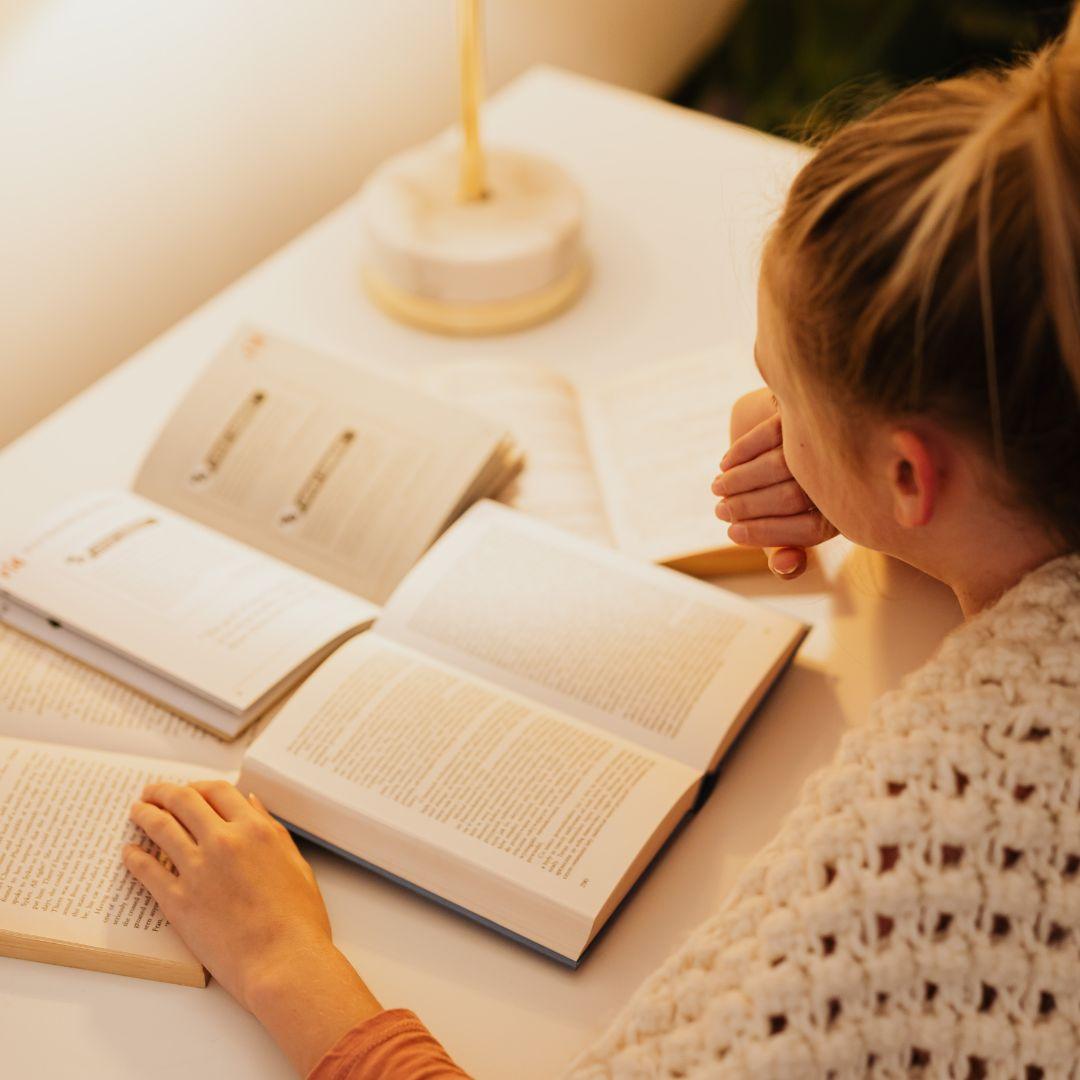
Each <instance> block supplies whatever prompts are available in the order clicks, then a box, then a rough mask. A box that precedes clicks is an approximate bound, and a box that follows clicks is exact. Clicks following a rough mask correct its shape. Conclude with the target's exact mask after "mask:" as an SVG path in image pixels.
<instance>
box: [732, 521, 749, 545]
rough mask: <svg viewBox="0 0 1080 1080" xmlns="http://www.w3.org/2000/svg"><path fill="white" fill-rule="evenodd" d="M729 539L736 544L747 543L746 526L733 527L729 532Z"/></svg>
mask: <svg viewBox="0 0 1080 1080" xmlns="http://www.w3.org/2000/svg"><path fill="white" fill-rule="evenodd" d="M727 534H728V537H729V538H730V539H732V540H734V541H735V543H736V544H745V543H746V526H745V525H732V526H731V528H730V529H728V531H727Z"/></svg>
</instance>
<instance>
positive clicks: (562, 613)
mask: <svg viewBox="0 0 1080 1080" xmlns="http://www.w3.org/2000/svg"><path fill="white" fill-rule="evenodd" d="M378 632H379V633H380V634H381V635H383V636H384V637H387V638H391V639H393V640H395V641H399V642H402V643H403V644H406V645H409V646H410V647H412V648H415V649H416V650H417V651H419V652H423V653H426V654H428V655H431V656H435V657H439V658H441V659H443V660H446V661H447V662H449V663H451V664H454V665H455V666H457V667H461V668H464V669H466V670H469V671H471V672H473V673H474V674H477V675H481V676H483V677H484V678H488V679H491V680H493V681H495V682H498V683H499V684H500V685H503V686H506V687H507V688H509V689H512V690H514V691H516V692H518V693H521V694H524V695H526V696H528V697H531V698H534V699H536V700H538V701H542V702H544V703H545V704H547V705H550V706H553V707H555V708H558V709H560V710H561V711H563V712H567V713H571V714H572V715H575V716H578V717H580V718H581V719H584V720H586V721H588V722H589V723H591V724H594V725H596V726H598V727H603V728H605V729H606V730H608V731H610V732H612V733H613V734H616V735H619V736H621V737H623V738H625V739H629V740H631V741H634V742H636V743H639V744H640V745H642V746H647V747H649V748H650V749H652V750H655V751H658V752H660V753H665V754H669V755H671V756H673V757H675V758H677V759H678V760H680V761H683V762H686V763H687V764H688V765H690V766H692V767H694V768H698V769H701V770H702V771H705V770H706V769H707V768H708V767H709V765H710V763H711V762H712V761H713V759H714V757H715V754H716V751H717V748H718V747H719V746H721V745H722V744H723V742H724V739H725V736H726V734H727V732H728V730H729V728H731V726H732V725H733V724H735V723H736V722H737V721H740V720H741V718H742V717H743V716H744V714H745V710H746V707H747V706H748V704H749V703H751V702H753V701H754V700H756V699H757V696H759V694H760V692H761V691H762V688H763V687H764V686H766V685H767V684H768V682H769V681H770V680H771V678H772V677H773V675H774V674H775V671H774V669H775V668H776V665H777V662H778V660H781V659H782V658H784V657H786V656H788V655H790V653H791V652H792V651H793V650H794V648H795V647H796V645H797V644H798V642H799V641H800V640H801V638H802V636H803V633H804V628H803V627H802V626H801V624H799V623H797V622H796V621H795V620H793V619H790V618H788V617H786V616H783V615H780V614H777V613H775V612H773V611H771V610H769V609H768V608H765V607H761V606H758V605H755V604H752V603H750V602H749V601H746V600H743V599H742V598H741V597H738V596H735V595H733V594H731V593H727V592H724V591H723V590H722V589H718V588H716V587H714V586H711V585H706V584H703V583H702V582H699V581H696V580H694V579H691V578H687V577H685V576H684V575H682V574H678V573H676V572H674V571H672V570H667V569H665V568H663V567H657V566H650V565H648V564H645V563H642V562H639V561H637V560H635V559H631V558H629V557H628V556H625V555H621V554H618V553H616V552H610V551H607V550H605V549H603V548H601V547H599V546H598V545H595V544H590V543H588V542H587V541H584V540H580V539H579V538H577V537H573V536H570V535H569V534H567V533H563V532H561V531H560V530H557V529H553V528H551V527H549V526H545V525H543V524H542V523H540V522H536V521H533V520H532V519H530V518H527V517H525V516H524V515H522V514H519V513H517V512H515V511H513V510H509V509H507V508H505V507H501V506H498V505H496V504H495V503H492V502H485V503H481V504H479V505H478V506H476V507H474V508H473V509H472V510H470V511H469V513H468V514H466V515H465V516H464V517H463V518H462V519H461V521H459V522H458V523H457V524H456V525H455V526H454V528H453V529H451V530H450V531H449V532H447V534H446V535H445V536H444V537H443V538H442V539H441V540H440V541H439V543H438V544H436V545H435V547H433V548H432V550H431V551H430V552H429V553H428V554H427V556H425V558H424V559H423V561H422V562H421V563H420V564H419V566H417V567H416V569H415V570H414V571H413V573H412V574H410V575H409V577H408V578H407V579H406V581H405V582H404V583H403V584H402V586H401V587H400V588H399V589H398V591H397V592H396V593H395V595H394V597H393V599H392V600H391V602H390V604H389V605H388V606H387V607H386V609H385V611H384V613H383V616H382V618H381V619H380V621H379V628H378Z"/></svg>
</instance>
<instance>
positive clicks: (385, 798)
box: [240, 634, 699, 926]
mask: <svg viewBox="0 0 1080 1080" xmlns="http://www.w3.org/2000/svg"><path fill="white" fill-rule="evenodd" d="M268 776H276V777H277V778H278V780H279V782H278V783H269V784H268V783H267V782H266V777H268ZM698 780H699V776H698V774H697V773H696V772H694V771H693V770H691V769H688V768H685V767H683V766H681V765H679V764H677V763H675V762H672V761H669V760H666V759H665V758H663V757H660V756H657V755H655V754H652V753H650V752H648V751H646V750H643V749H642V748H640V747H636V746H633V745H632V744H629V743H626V742H624V741H623V740H621V739H618V738H613V737H611V736H609V735H607V734H606V733H604V732H601V731H596V730H593V729H590V728H589V727H588V726H586V725H584V724H581V723H579V722H578V721H575V720H573V719H572V718H569V717H565V716H562V715H560V714H558V713H556V712H554V711H552V710H550V709H545V708H543V707H541V706H538V705H536V704H534V703H532V702H529V701H527V700H525V699H523V698H520V697H518V696H517V695H515V694H511V693H508V692H506V691H503V690H501V689H500V688H498V687H496V686H493V685H492V684H490V683H486V682H484V681H483V680H480V679H475V678H473V677H471V676H468V675H466V674H464V673H462V672H457V671H455V670H453V669H452V668H449V667H447V666H446V665H444V664H441V663H439V662H438V661H435V660H429V659H428V658H426V657H424V656H421V655H419V654H417V653H414V652H412V651H411V650H408V649H404V648H402V647H400V646H397V645H395V644H393V643H391V642H387V641H384V640H382V639H380V638H379V637H378V635H377V634H368V635H365V636H364V637H362V638H356V639H354V640H353V641H350V642H348V643H347V644H346V645H344V646H342V648H341V649H339V650H338V651H337V652H336V653H335V654H334V655H333V656H332V657H331V658H330V659H329V660H328V661H327V662H326V663H325V664H324V665H323V666H322V667H321V668H320V669H319V670H318V671H317V672H316V673H315V675H313V676H312V678H311V679H310V680H309V681H308V682H307V683H305V684H304V686H302V687H301V689H300V690H299V691H298V692H297V694H296V696H295V697H294V698H292V700H291V701H290V702H289V703H288V704H287V705H286V706H285V708H284V709H283V710H282V711H281V713H280V715H279V716H278V718H277V719H276V721H275V722H274V724H272V725H271V726H270V727H269V728H267V730H266V732H265V733H264V734H263V735H262V737H261V738H259V739H258V740H257V741H256V742H255V743H254V745H253V746H252V748H251V750H250V751H249V752H248V755H247V757H246V758H245V762H244V767H243V772H242V774H241V779H240V785H241V790H244V791H246V790H248V787H249V786H250V787H251V788H252V789H253V790H254V791H256V793H257V794H259V795H260V797H264V793H265V797H264V801H265V802H266V804H267V806H268V807H269V808H270V809H271V810H272V811H273V812H274V813H276V814H278V815H279V816H281V817H284V818H285V819H286V820H288V821H290V822H291V823H292V824H295V825H299V826H301V827H302V828H304V829H306V830H307V831H309V832H312V833H314V834H315V835H317V836H319V837H321V838H322V839H324V840H328V841H329V842H331V843H334V844H336V845H337V846H339V847H342V848H343V849H344V850H346V851H352V852H354V853H356V854H357V855H359V856H361V857H362V858H364V859H365V860H367V861H370V862H372V863H375V864H377V865H379V866H380V867H381V868H382V869H384V870H386V871H388V872H390V873H393V874H396V875H398V876H400V877H403V878H405V879H406V880H407V881H410V882H413V883H414V884H417V885H419V886H421V887H422V888H426V889H428V890H430V891H433V892H435V893H436V894H437V895H440V896H442V897H444V898H446V899H449V900H451V901H453V902H455V903H459V904H462V905H464V906H467V907H469V908H470V910H473V911H475V912H476V913H478V914H481V915H483V916H484V917H486V918H491V919H493V920H495V921H496V922H499V923H500V924H502V925H510V926H513V918H514V912H513V911H512V910H497V909H494V908H493V907H492V904H494V903H496V900H495V899H494V897H493V895H492V894H490V893H488V892H486V891H485V890H484V889H483V888H478V887H477V885H476V881H477V880H483V878H480V879H476V878H473V879H471V880H472V882H473V884H472V885H470V884H469V883H468V882H469V879H468V877H467V875H464V874H463V873H462V871H461V866H462V865H469V866H471V867H473V868H476V869H478V870H480V871H484V872H486V873H487V874H488V875H491V876H494V877H496V878H501V879H504V880H509V881H511V882H513V883H515V884H516V885H517V886H518V887H519V889H521V890H524V891H525V892H526V893H528V894H531V895H533V896H539V897H543V898H546V899H547V900H548V901H549V902H550V903H554V904H556V905H558V906H559V907H562V908H569V909H572V910H574V911H577V912H580V913H581V915H582V918H583V919H584V920H585V922H586V924H587V923H588V921H589V920H591V919H592V918H593V917H595V915H596V913H597V911H599V909H600V907H601V906H602V905H603V904H604V902H605V901H606V900H607V898H608V897H609V895H610V893H611V892H612V890H613V889H614V888H615V887H616V885H617V884H618V882H619V881H620V879H621V878H622V876H623V875H624V873H625V872H626V870H627V867H628V866H629V865H630V864H631V863H632V862H633V860H634V859H635V857H636V856H637V854H638V852H639V851H640V849H641V848H642V846H643V845H644V844H645V842H646V840H647V839H648V838H649V836H650V835H651V834H652V832H653V831H654V829H655V828H656V826H657V824H658V823H659V822H660V821H661V820H662V819H663V818H664V817H665V815H667V814H668V813H669V812H670V811H671V809H672V807H673V806H674V805H676V803H678V802H679V800H680V799H682V798H684V797H685V796H687V795H688V793H690V792H692V791H693V790H694V789H695V788H696V785H697V782H698ZM327 804H337V805H338V806H339V807H344V808H347V809H348V810H349V811H350V812H351V813H352V814H353V821H354V822H355V821H356V820H357V818H358V817H362V818H363V819H365V820H366V821H368V822H373V823H382V824H384V825H387V826H389V827H390V828H391V829H392V838H391V839H390V840H389V841H388V843H387V846H386V848H385V850H379V848H378V841H377V839H372V837H371V834H370V833H367V834H365V840H364V842H363V844H360V843H359V842H358V840H359V837H360V832H359V831H357V830H358V829H359V826H355V828H354V829H353V830H352V831H350V830H349V828H348V827H347V826H346V825H343V824H342V823H341V818H340V816H335V815H334V814H333V813H328V812H327V811H326V806H327ZM405 837H411V838H412V840H413V841H415V844H412V845H407V844H405V843H404V839H403V838H405ZM417 844H419V845H420V846H421V848H423V849H424V850H425V851H426V852H427V855H426V856H422V855H418V854H417V853H416V852H417V846H416V845H417ZM448 855H452V856H455V857H456V859H457V860H458V862H457V864H456V866H455V864H454V863H451V862H448V859H447V856H448ZM514 895H516V894H514Z"/></svg>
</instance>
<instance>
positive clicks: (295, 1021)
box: [248, 946, 382, 1076]
mask: <svg viewBox="0 0 1080 1080" xmlns="http://www.w3.org/2000/svg"><path fill="white" fill-rule="evenodd" d="M248 1004H249V1006H250V1008H251V1011H252V1012H253V1013H254V1014H255V1016H256V1017H257V1018H258V1020H259V1022H260V1023H261V1024H262V1025H263V1027H265V1028H266V1030H267V1032H268V1033H269V1034H270V1036H271V1038H273V1040H274V1042H276V1043H277V1045H278V1046H279V1047H280V1048H281V1050H282V1052H283V1053H284V1054H285V1056H286V1057H287V1058H288V1059H289V1061H290V1062H292V1064H293V1066H294V1067H295V1069H296V1071H297V1072H298V1073H299V1074H300V1075H301V1076H307V1075H308V1073H310V1072H311V1070H312V1069H313V1068H315V1066H316V1065H317V1064H318V1063H319V1061H320V1060H321V1059H322V1057H323V1055H324V1054H325V1053H326V1052H327V1051H328V1050H329V1049H330V1048H331V1047H332V1046H334V1044H335V1043H337V1042H338V1040H339V1039H341V1037H342V1036H343V1035H345V1034H346V1033H347V1032H349V1031H351V1030H352V1029H353V1028H355V1027H356V1026H357V1025H359V1024H362V1023H363V1022H364V1021H365V1020H367V1019H369V1018H370V1017H372V1016H375V1015H376V1014H377V1013H379V1012H380V1011H381V1010H382V1006H381V1005H380V1004H379V1002H378V1001H377V1000H376V998H375V996H374V995H373V994H372V993H371V991H370V990H369V989H368V988H367V986H366V985H365V984H364V981H363V980H362V979H361V978H360V976H359V975H358V974H357V973H356V970H355V969H354V968H353V966H352V965H351V964H350V963H349V961H348V960H347V959H346V958H345V957H344V956H343V955H342V954H341V953H340V952H339V951H338V950H337V949H336V948H334V947H333V946H328V947H320V946H312V947H311V948H308V949H301V950H298V951H297V952H295V953H294V954H292V955H291V956H290V957H289V961H288V963H281V964H278V965H276V966H275V968H274V969H272V970H268V971H266V972H264V973H262V974H260V976H259V977H258V979H257V980H256V982H255V984H254V985H253V986H252V987H251V989H250V992H249V994H248Z"/></svg>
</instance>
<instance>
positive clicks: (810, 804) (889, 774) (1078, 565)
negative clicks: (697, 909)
mask: <svg viewBox="0 0 1080 1080" xmlns="http://www.w3.org/2000/svg"><path fill="white" fill-rule="evenodd" d="M571 1075H572V1076H574V1077H575V1078H577V1080H586V1078H587V1080H599V1078H600V1077H612V1078H618V1080H630V1078H644V1077H688V1078H689V1077H750V1078H753V1080H772V1078H775V1080H797V1078H799V1077H836V1078H838V1080H839V1078H841V1077H854V1076H860V1077H861V1076H872V1077H905V1078H906V1077H913V1076H922V1077H961V1078H963V1077H971V1078H978V1077H1010V1078H1012V1077H1019V1078H1020V1080H1036V1078H1040V1077H1041V1078H1044V1080H1051V1078H1057V1077H1073V1078H1080V554H1074V555H1069V556H1066V557H1064V558H1060V559H1057V560H1055V561H1053V562H1051V563H1048V564H1046V565H1045V566H1043V567H1041V568H1040V569H1038V570H1036V571H1034V572H1032V573H1031V574H1029V575H1028V576H1027V577H1026V578H1024V579H1023V581H1021V582H1020V583H1019V584H1018V585H1016V586H1015V587H1014V588H1013V589H1011V590H1010V591H1009V592H1008V593H1006V594H1005V596H1004V597H1002V599H1001V600H999V601H998V602H997V604H995V605H994V606H993V607H992V608H990V609H988V610H986V611H984V612H982V613H981V614H980V615H978V616H976V617H975V618H973V619H972V620H970V621H969V622H967V623H966V624H965V625H963V626H961V627H959V628H958V629H957V630H955V631H954V632H953V633H952V634H951V635H950V636H949V637H948V638H947V639H946V641H945V643H944V644H943V645H942V647H941V649H940V651H939V652H938V654H937V656H936V657H935V658H934V659H933V660H931V661H930V662H929V663H927V664H926V665H925V666H924V667H923V668H921V669H920V670H919V671H917V672H915V673H914V674H913V675H911V676H909V677H908V678H907V679H906V680H905V681H904V683H903V684H902V685H901V687H900V688H899V689H898V690H896V691H894V692H892V693H890V694H887V695H886V696H885V697H883V698H882V699H881V700H880V701H879V702H878V703H877V704H876V705H875V707H874V709H873V711H872V713H871V716H870V718H869V722H868V723H866V724H865V725H864V726H861V727H859V728H858V729H856V730H853V731H851V732H849V733H848V734H846V735H845V736H844V738H843V739H842V741H841V744H840V748H839V751H838V753H837V756H836V758H835V760H834V762H833V763H832V764H831V765H830V766H829V767H828V768H826V769H823V770H822V771H821V772H819V773H817V774H815V775H814V776H812V777H811V778H810V779H809V780H808V781H807V783H806V786H805V788H804V789H803V792H802V796H801V799H800V802H799V804H798V806H797V807H796V809H795V810H794V811H793V812H792V813H791V815H790V816H789V817H788V819H787V820H786V822H785V824H784V826H783V827H782V829H781V831H780V833H779V835H778V836H777V837H776V838H775V839H774V840H773V841H772V842H771V843H770V844H769V845H768V846H767V847H766V848H765V849H764V850H763V851H762V852H761V854H760V855H759V856H758V857H757V858H756V859H755V860H754V862H753V863H752V864H751V865H750V867H749V868H748V870H747V872H746V873H745V874H744V875H743V876H742V878H741V879H740V881H739V883H738V884H737V885H736V887H735V888H734V890H733V891H732V893H731V895H730V896H729V897H728V898H727V900H726V901H725V904H724V906H723V908H722V909H721V910H720V911H719V912H718V913H717V914H716V915H715V916H714V917H713V918H711V919H710V920H709V921H708V922H706V923H705V924H704V925H702V926H701V927H700V928H699V929H698V930H697V931H696V932H695V933H694V934H693V935H692V936H691V937H690V939H689V940H688V941H687V942H686V944H685V945H683V946H682V948H681V949H679V951H678V952H676V953H675V955H674V956H672V957H671V958H670V959H669V960H668V961H667V962H666V963H665V964H664V965H663V966H662V967H661V968H660V969H659V970H658V971H657V972H655V973H654V974H653V975H652V976H651V977H650V978H649V979H648V980H646V982H645V983H644V984H643V985H642V986H641V987H640V989H639V990H638V991H637V992H636V994H635V995H634V997H633V998H632V999H631V1001H630V1003H629V1004H628V1005H627V1006H626V1008H625V1009H624V1010H623V1012H622V1013H621V1015H619V1016H618V1018H617V1019H616V1020H615V1022H614V1024H613V1025H612V1026H611V1028H610V1029H609V1031H608V1032H607V1033H606V1034H605V1036H604V1037H603V1038H602V1039H601V1040H600V1041H599V1042H598V1043H596V1044H595V1045H594V1046H593V1047H592V1048H591V1049H589V1050H588V1051H587V1052H586V1053H585V1054H584V1055H582V1057H581V1058H579V1059H578V1061H577V1062H575V1064H574V1066H573V1067H572V1070H571Z"/></svg>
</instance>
